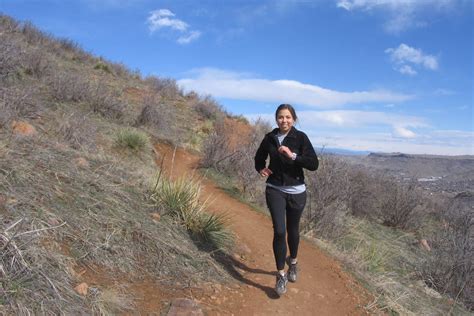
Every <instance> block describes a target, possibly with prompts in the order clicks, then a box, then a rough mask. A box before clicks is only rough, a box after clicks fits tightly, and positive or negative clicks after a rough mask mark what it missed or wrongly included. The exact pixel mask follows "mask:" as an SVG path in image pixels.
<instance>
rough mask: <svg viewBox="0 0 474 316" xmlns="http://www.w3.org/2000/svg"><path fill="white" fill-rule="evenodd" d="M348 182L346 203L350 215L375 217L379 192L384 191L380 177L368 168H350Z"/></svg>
mask: <svg viewBox="0 0 474 316" xmlns="http://www.w3.org/2000/svg"><path fill="white" fill-rule="evenodd" d="M349 182H350V187H349V194H348V198H349V201H348V203H349V207H350V209H351V213H352V215H354V216H356V217H361V218H367V219H372V220H373V219H376V218H377V217H378V213H379V209H380V194H381V193H382V192H383V191H384V190H383V185H382V184H381V181H380V178H378V177H376V176H375V175H373V174H370V173H369V171H368V170H351V172H350V176H349Z"/></svg>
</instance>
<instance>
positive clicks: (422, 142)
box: [246, 111, 474, 155]
mask: <svg viewBox="0 0 474 316" xmlns="http://www.w3.org/2000/svg"><path fill="white" fill-rule="evenodd" d="M297 115H298V117H299V122H298V124H297V128H299V129H301V130H303V131H304V132H306V134H308V136H309V137H310V139H311V142H312V143H313V145H314V146H316V147H335V148H344V149H351V150H364V151H366V150H367V151H381V152H403V153H410V154H432V155H436V154H438V155H474V145H473V142H472V139H474V132H471V131H459V130H433V129H432V128H431V127H430V126H429V124H427V123H426V122H425V120H424V119H423V118H420V117H415V116H409V115H394V114H390V113H384V112H364V111H297ZM246 117H247V118H248V119H250V120H255V119H257V118H262V119H264V120H266V121H268V122H270V123H271V124H274V122H275V119H274V114H253V115H246ZM414 129H416V131H417V133H415V132H414V131H413V130H414Z"/></svg>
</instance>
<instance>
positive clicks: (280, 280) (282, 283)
mask: <svg viewBox="0 0 474 316" xmlns="http://www.w3.org/2000/svg"><path fill="white" fill-rule="evenodd" d="M287 284H288V278H287V276H286V274H285V275H281V274H280V273H278V275H277V277H276V285H275V291H276V292H277V294H278V295H279V296H282V295H283V294H285V293H286V285H287Z"/></svg>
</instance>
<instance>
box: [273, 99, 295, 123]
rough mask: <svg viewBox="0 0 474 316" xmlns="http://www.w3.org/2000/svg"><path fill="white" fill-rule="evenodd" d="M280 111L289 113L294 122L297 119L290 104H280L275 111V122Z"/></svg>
mask: <svg viewBox="0 0 474 316" xmlns="http://www.w3.org/2000/svg"><path fill="white" fill-rule="evenodd" d="M281 110H288V111H290V114H291V116H293V120H294V121H295V122H296V120H297V119H298V117H297V116H296V112H295V108H294V107H293V106H292V105H291V104H286V103H284V104H280V105H279V106H278V107H277V109H276V112H275V120H276V119H277V118H278V112H280V111H281Z"/></svg>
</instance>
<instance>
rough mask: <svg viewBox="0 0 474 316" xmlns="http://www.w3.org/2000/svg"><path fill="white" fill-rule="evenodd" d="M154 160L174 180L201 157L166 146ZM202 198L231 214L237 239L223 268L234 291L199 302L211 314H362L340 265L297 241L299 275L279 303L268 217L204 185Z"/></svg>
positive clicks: (361, 294) (358, 296) (360, 298)
mask: <svg viewBox="0 0 474 316" xmlns="http://www.w3.org/2000/svg"><path fill="white" fill-rule="evenodd" d="M155 149H156V151H157V156H158V157H157V160H158V159H159V160H161V159H162V158H163V157H164V169H165V170H166V171H167V173H168V174H171V176H172V177H173V178H176V177H181V176H185V175H190V174H192V173H193V172H194V170H195V169H196V166H197V163H198V160H199V157H197V156H195V155H192V154H189V153H188V152H186V151H184V150H181V149H178V150H176V152H175V155H174V164H173V167H172V168H171V165H172V160H173V152H174V149H173V148H171V147H170V146H167V145H163V144H159V145H156V147H155ZM202 194H203V198H207V197H210V198H211V200H212V201H213V202H212V204H210V205H209V209H210V211H211V212H222V211H225V212H227V213H229V214H231V223H232V224H231V229H232V230H233V231H234V233H235V235H236V236H237V240H236V249H235V250H234V256H233V257H232V258H229V259H228V260H227V261H226V263H227V264H226V269H228V270H229V271H230V272H231V275H233V276H234V278H235V279H236V281H237V282H236V285H235V286H233V287H222V288H220V289H218V290H215V292H214V293H213V294H212V295H211V294H209V296H208V295H205V296H204V297H202V298H200V301H201V303H202V306H203V308H204V309H205V312H206V313H207V314H209V315H231V314H233V315H366V314H367V312H366V311H365V310H364V308H363V306H364V305H366V303H367V302H368V295H367V294H366V292H365V291H364V290H363V289H362V288H361V287H360V286H359V285H358V284H357V282H356V281H354V280H353V279H352V278H351V277H350V276H349V275H347V274H346V273H345V272H344V271H342V269H341V267H340V265H339V264H338V263H337V262H335V261H334V260H333V259H331V258H329V257H327V256H326V255H325V254H324V253H323V252H322V251H320V250H319V249H317V248H316V247H315V246H314V245H311V244H310V243H308V242H306V241H305V240H301V242H300V251H299V257H298V260H299V267H300V275H299V279H298V281H297V282H296V283H288V292H287V293H286V294H285V295H284V296H283V297H281V298H279V297H278V296H277V295H276V294H275V293H274V290H273V287H274V284H275V274H274V273H275V272H274V271H275V263H274V259H273V252H272V238H273V230H272V223H271V220H270V218H269V217H267V216H265V215H263V214H260V213H257V212H255V211H253V210H252V209H251V208H250V207H249V206H247V205H245V204H243V203H241V202H239V201H238V200H236V199H234V198H232V197H230V196H229V195H227V194H226V193H225V192H223V191H222V190H221V189H219V188H218V187H216V185H215V184H214V183H213V182H211V181H209V180H206V179H204V180H203V192H202Z"/></svg>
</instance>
